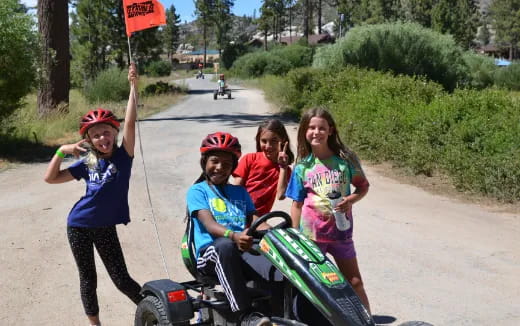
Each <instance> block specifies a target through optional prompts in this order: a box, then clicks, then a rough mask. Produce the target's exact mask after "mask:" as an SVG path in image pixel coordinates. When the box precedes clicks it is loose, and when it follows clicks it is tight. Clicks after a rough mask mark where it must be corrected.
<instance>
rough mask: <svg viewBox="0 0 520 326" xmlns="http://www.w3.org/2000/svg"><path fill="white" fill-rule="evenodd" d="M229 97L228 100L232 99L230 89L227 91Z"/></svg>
mask: <svg viewBox="0 0 520 326" xmlns="http://www.w3.org/2000/svg"><path fill="white" fill-rule="evenodd" d="M227 98H228V100H231V91H229V92H228V93H227Z"/></svg>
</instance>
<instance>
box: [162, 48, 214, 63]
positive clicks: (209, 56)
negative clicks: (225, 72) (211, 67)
mask: <svg viewBox="0 0 520 326" xmlns="http://www.w3.org/2000/svg"><path fill="white" fill-rule="evenodd" d="M172 60H176V61H177V62H179V63H198V62H204V50H196V51H185V52H182V53H178V52H177V53H176V54H174V55H173V56H172ZM206 61H207V62H209V63H213V62H218V61H219V55H218V50H206Z"/></svg>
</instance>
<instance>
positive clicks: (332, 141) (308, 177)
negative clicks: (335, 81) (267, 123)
mask: <svg viewBox="0 0 520 326" xmlns="http://www.w3.org/2000/svg"><path fill="white" fill-rule="evenodd" d="M351 184H352V185H353V186H354V188H355V189H354V192H351V190H350V185H351ZM368 187H369V184H368V181H367V179H366V177H365V174H364V173H363V170H362V168H361V165H360V163H359V161H358V159H357V157H356V155H355V154H354V153H353V152H351V151H350V150H349V149H348V148H347V147H346V146H345V145H343V143H342V142H341V139H340V138H339V135H338V132H337V129H336V124H335V122H334V120H333V119H332V116H331V114H330V113H329V112H328V111H327V110H325V109H324V108H313V109H310V110H308V111H306V112H305V113H304V115H303V116H302V118H301V121H300V126H299V128H298V157H297V164H296V166H295V167H294V171H293V173H292V175H291V179H290V181H289V185H288V186H287V191H286V196H287V197H289V198H291V199H293V204H292V207H291V218H292V220H293V226H294V227H299V228H300V229H301V230H302V232H303V233H304V234H305V235H306V236H307V237H309V238H310V239H312V240H314V241H315V242H316V244H317V245H318V246H319V247H320V248H321V250H322V251H323V252H324V253H330V254H331V255H332V256H333V257H334V260H335V261H336V264H337V265H338V268H339V269H340V271H341V272H342V273H343V275H345V277H346V278H347V279H348V280H349V282H350V284H351V285H352V287H353V288H354V290H356V293H357V294H358V296H359V297H360V299H361V301H362V302H363V304H364V305H365V306H366V308H367V309H369V310H370V308H369V303H368V297H367V295H366V293H365V290H364V287H363V282H362V278H361V273H360V271H359V267H358V263H357V259H356V251H355V249H354V243H353V241H352V228H353V223H352V222H353V221H352V204H354V203H355V202H357V201H359V200H360V199H361V198H363V197H364V196H365V195H366V193H367V192H368ZM331 192H339V193H341V198H342V200H341V201H340V202H339V203H338V204H337V205H336V207H332V205H331V201H330V200H329V198H328V197H327V194H329V193H331ZM334 210H335V211H337V212H341V213H343V214H346V218H347V219H348V221H349V222H350V228H348V229H347V230H344V231H341V230H339V229H338V228H337V226H336V221H335V218H334Z"/></svg>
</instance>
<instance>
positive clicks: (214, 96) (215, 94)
mask: <svg viewBox="0 0 520 326" xmlns="http://www.w3.org/2000/svg"><path fill="white" fill-rule="evenodd" d="M217 96H218V92H217V91H215V92H213V99H214V100H216V99H217Z"/></svg>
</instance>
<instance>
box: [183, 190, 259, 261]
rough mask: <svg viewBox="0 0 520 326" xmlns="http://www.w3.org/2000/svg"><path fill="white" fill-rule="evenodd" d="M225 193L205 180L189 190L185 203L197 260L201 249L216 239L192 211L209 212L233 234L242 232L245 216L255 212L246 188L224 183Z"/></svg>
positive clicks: (244, 225)
mask: <svg viewBox="0 0 520 326" xmlns="http://www.w3.org/2000/svg"><path fill="white" fill-rule="evenodd" d="M210 187H211V188H210ZM212 188H213V189H212ZM224 193H225V196H224ZM224 193H222V192H221V190H220V189H219V188H217V187H215V186H210V185H209V184H208V183H207V182H206V181H203V182H199V183H196V184H194V185H193V186H191V187H190V189H189V190H188V195H187V197H186V201H187V203H188V211H189V214H190V216H192V218H193V224H194V232H193V233H194V241H195V251H196V256H197V258H198V257H199V253H200V248H203V247H205V246H207V245H209V244H210V243H212V242H213V241H214V240H215V238H214V237H213V236H212V235H211V233H209V232H208V231H207V230H206V228H205V227H204V225H203V224H202V223H201V222H200V221H199V219H198V218H196V216H195V214H194V212H196V211H199V210H201V209H206V210H208V211H210V212H211V214H212V215H213V218H215V221H217V223H219V224H222V225H223V226H225V227H226V228H228V229H230V230H232V231H235V232H242V231H244V229H245V227H246V221H247V216H249V215H251V214H253V213H254V212H255V206H254V204H253V201H252V200H251V197H250V196H249V194H248V193H247V191H246V188H244V187H242V186H235V185H231V184H226V185H225V186H224Z"/></svg>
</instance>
